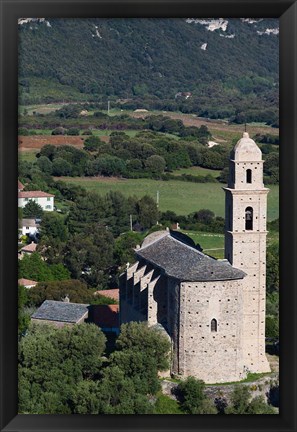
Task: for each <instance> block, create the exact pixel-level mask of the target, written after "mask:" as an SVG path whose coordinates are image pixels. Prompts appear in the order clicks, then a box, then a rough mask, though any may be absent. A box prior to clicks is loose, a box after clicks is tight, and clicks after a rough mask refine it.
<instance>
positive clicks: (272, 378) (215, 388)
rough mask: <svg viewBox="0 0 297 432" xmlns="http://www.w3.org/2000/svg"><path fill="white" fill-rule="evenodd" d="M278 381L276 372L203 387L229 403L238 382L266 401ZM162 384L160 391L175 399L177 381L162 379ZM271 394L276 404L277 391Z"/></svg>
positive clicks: (211, 395)
mask: <svg viewBox="0 0 297 432" xmlns="http://www.w3.org/2000/svg"><path fill="white" fill-rule="evenodd" d="M275 382H278V374H277V373H274V374H270V375H269V376H264V377H262V378H260V379H258V380H257V381H253V382H246V383H244V382H243V383H236V384H235V383H234V384H226V385H207V386H206V387H205V393H206V395H207V396H208V397H209V398H210V399H212V400H213V401H215V400H216V399H224V400H225V401H226V402H227V404H229V403H230V397H231V394H232V392H233V390H234V387H235V386H236V385H238V384H241V385H244V386H247V387H249V389H250V392H251V395H252V399H254V398H255V397H256V396H263V397H264V399H265V400H266V401H267V399H268V395H269V393H270V388H271V386H272V384H273V383H275ZM161 385H162V392H163V393H164V394H165V395H167V396H169V397H170V398H172V399H176V396H175V390H176V388H177V387H178V383H175V382H172V381H167V380H163V381H162V382H161ZM271 396H273V399H274V400H273V401H272V402H273V405H274V406H277V405H278V392H275V394H274V395H271Z"/></svg>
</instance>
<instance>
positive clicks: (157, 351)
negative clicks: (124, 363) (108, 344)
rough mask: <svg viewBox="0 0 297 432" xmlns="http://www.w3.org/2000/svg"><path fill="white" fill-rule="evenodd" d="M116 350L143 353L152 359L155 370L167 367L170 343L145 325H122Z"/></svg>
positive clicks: (156, 331) (134, 323)
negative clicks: (154, 363)
mask: <svg viewBox="0 0 297 432" xmlns="http://www.w3.org/2000/svg"><path fill="white" fill-rule="evenodd" d="M116 348H117V350H121V351H125V350H133V351H135V352H145V353H146V356H148V357H151V358H153V359H154V361H155V362H156V367H157V370H166V369H167V368H168V367H169V363H168V361H169V351H170V342H169V341H168V340H167V339H166V338H165V337H164V336H163V335H162V333H160V331H159V330H157V329H153V328H149V327H148V326H147V324H146V323H136V322H130V323H128V324H122V326H121V333H120V335H119V337H118V339H117V342H116Z"/></svg>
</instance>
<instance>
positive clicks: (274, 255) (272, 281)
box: [266, 243, 279, 293]
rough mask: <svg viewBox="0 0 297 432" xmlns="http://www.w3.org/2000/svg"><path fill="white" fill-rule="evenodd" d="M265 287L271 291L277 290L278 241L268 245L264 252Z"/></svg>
mask: <svg viewBox="0 0 297 432" xmlns="http://www.w3.org/2000/svg"><path fill="white" fill-rule="evenodd" d="M266 262H267V267H266V289H267V292H269V293H272V292H274V291H279V247H278V243H273V244H271V245H269V246H268V248H267V252H266Z"/></svg>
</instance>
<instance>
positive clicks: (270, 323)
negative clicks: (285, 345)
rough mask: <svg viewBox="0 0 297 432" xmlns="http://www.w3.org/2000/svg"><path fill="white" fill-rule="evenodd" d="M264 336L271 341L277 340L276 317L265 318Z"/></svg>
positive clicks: (277, 324)
mask: <svg viewBox="0 0 297 432" xmlns="http://www.w3.org/2000/svg"><path fill="white" fill-rule="evenodd" d="M265 336H266V337H268V338H272V339H278V338H279V318H278V316H269V315H268V316H266V325H265Z"/></svg>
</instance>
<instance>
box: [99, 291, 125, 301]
mask: <svg viewBox="0 0 297 432" xmlns="http://www.w3.org/2000/svg"><path fill="white" fill-rule="evenodd" d="M94 295H95V296H97V295H102V296H104V297H108V298H110V299H112V300H115V301H117V302H119V301H120V290H119V288H114V289H108V290H100V291H96V292H95V293H94Z"/></svg>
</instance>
